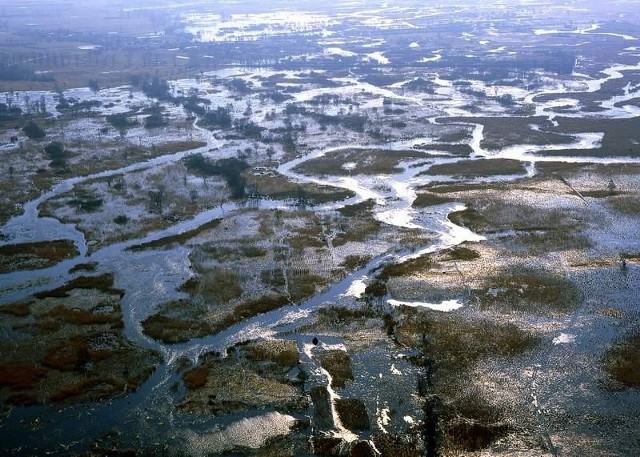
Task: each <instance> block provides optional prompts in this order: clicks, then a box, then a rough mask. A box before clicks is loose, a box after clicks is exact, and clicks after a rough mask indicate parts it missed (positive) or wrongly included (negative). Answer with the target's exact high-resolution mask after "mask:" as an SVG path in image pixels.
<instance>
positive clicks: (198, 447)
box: [186, 412, 296, 456]
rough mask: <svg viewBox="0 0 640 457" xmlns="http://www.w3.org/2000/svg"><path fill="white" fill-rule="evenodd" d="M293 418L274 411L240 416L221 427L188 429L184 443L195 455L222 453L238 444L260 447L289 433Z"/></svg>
mask: <svg viewBox="0 0 640 457" xmlns="http://www.w3.org/2000/svg"><path fill="white" fill-rule="evenodd" d="M295 422H296V420H295V419H294V418H293V417H291V416H288V415H284V414H280V413H278V412H273V413H269V414H265V415H264V416H258V417H251V418H248V419H242V420H241V421H238V422H235V423H233V424H231V425H230V426H228V427H227V428H225V429H224V430H215V429H214V430H212V431H211V432H210V433H207V434H199V433H195V432H188V434H187V436H186V446H187V449H189V451H190V453H191V454H192V455H196V456H200V455H202V456H206V455H210V454H212V453H216V454H217V453H222V452H225V451H230V450H232V449H234V448H236V447H240V446H241V447H248V448H251V449H259V448H260V447H262V446H263V445H264V444H265V443H266V442H267V440H269V439H271V438H273V437H276V436H282V435H286V434H288V433H289V431H290V430H291V428H292V427H293V426H294V424H295Z"/></svg>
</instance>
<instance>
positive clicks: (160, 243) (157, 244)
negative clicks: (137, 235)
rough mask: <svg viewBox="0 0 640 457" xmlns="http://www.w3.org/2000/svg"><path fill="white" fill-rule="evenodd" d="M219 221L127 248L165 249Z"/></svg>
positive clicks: (136, 249) (208, 228)
mask: <svg viewBox="0 0 640 457" xmlns="http://www.w3.org/2000/svg"><path fill="white" fill-rule="evenodd" d="M118 217H120V216H118ZM220 222H221V220H220V219H213V220H212V221H210V222H207V223H206V224H203V225H201V226H200V227H198V228H195V229H193V230H187V231H185V232H182V233H179V234H177V235H171V236H166V237H164V238H160V239H157V240H154V241H149V242H147V243H143V244H136V245H133V246H131V247H130V248H128V249H130V250H132V251H142V250H145V249H167V248H170V247H171V246H175V245H176V244H184V243H186V242H188V241H189V240H190V239H191V238H193V237H195V236H198V235H199V234H200V233H202V232H206V231H207V230H210V229H212V228H215V227H218V226H219V225H220ZM118 223H120V222H118ZM122 223H126V219H125V220H124V221H122Z"/></svg>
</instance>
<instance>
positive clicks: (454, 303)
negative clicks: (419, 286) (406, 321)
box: [387, 299, 464, 313]
mask: <svg viewBox="0 0 640 457" xmlns="http://www.w3.org/2000/svg"><path fill="white" fill-rule="evenodd" d="M387 303H389V304H390V305H391V306H410V307H412V308H429V309H432V310H434V311H442V312H445V313H446V312H450V311H454V310H456V309H460V308H462V307H463V306H464V305H463V304H462V303H460V302H459V301H458V300H445V301H443V302H441V303H426V302H417V301H401V300H393V299H392V300H388V301H387Z"/></svg>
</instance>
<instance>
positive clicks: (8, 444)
mask: <svg viewBox="0 0 640 457" xmlns="http://www.w3.org/2000/svg"><path fill="white" fill-rule="evenodd" d="M628 70H640V64H638V65H635V66H629V65H626V66H622V65H614V66H612V67H610V68H609V69H607V70H605V71H603V72H602V73H603V74H604V75H606V76H605V77H604V78H602V79H598V80H591V81H589V83H588V84H587V86H588V89H587V90H588V91H596V90H598V89H599V88H600V87H602V84H604V82H606V81H608V80H610V79H613V78H620V77H622V73H621V72H624V71H628ZM352 89H353V90H354V91H359V90H361V89H366V90H368V91H370V92H372V93H377V94H378V95H381V96H386V95H388V92H389V90H387V89H379V88H376V89H377V91H374V90H372V88H371V87H370V85H366V86H363V85H362V84H360V83H357V82H356V83H354V87H353V88H352ZM446 89H447V90H453V89H452V88H451V87H447V88H446ZM566 91H567V90H565V92H566ZM547 93H549V94H558V93H562V92H558V90H557V89H552V90H548V91H547ZM314 94H315V93H314ZM314 94H305V95H304V96H309V97H311V96H313V95H314ZM638 94H639V88H638V87H634V88H627V90H626V92H625V94H624V95H623V96H616V97H614V98H612V99H611V100H608V101H605V102H603V103H602V107H603V108H605V109H607V111H606V112H605V113H604V114H603V113H599V115H604V116H605V117H611V118H629V117H633V116H637V115H638V114H640V110H638V109H637V108H633V107H623V108H618V107H616V106H615V105H616V104H617V103H621V102H625V101H628V100H631V99H633V98H636V97H638ZM538 95H542V93H536V94H531V95H529V96H527V100H529V101H533V99H534V98H535V97H536V96H538ZM304 96H300V97H302V98H304ZM452 98H453V97H452ZM464 103H465V100H461V101H459V102H458V103H457V104H456V105H457V106H450V107H449V108H446V109H445V112H446V113H447V114H448V115H460V110H461V106H462V104H464ZM561 105H562V104H560V103H558V101H557V100H555V101H550V102H546V103H541V104H539V105H538V107H537V109H536V115H542V116H546V117H548V119H549V120H551V121H553V119H554V117H555V116H558V115H560V114H559V113H558V112H556V111H555V109H556V108H559V107H560V106H561ZM562 115H564V114H562ZM471 125H472V127H473V133H472V138H471V140H470V142H469V144H470V146H471V147H472V149H473V155H472V158H477V159H480V158H483V157H492V158H493V157H500V158H511V159H516V160H519V161H522V162H523V163H525V164H527V165H528V168H527V173H526V174H525V176H526V175H533V174H534V173H535V166H534V165H535V162H538V161H544V160H553V161H567V162H575V161H580V162H591V163H612V162H621V163H640V159H637V158H630V157H620V158H595V157H594V158H588V157H583V156H580V157H543V156H540V155H537V154H536V153H538V152H540V151H542V150H548V149H553V148H556V147H557V149H583V150H589V149H595V148H597V147H598V145H599V142H600V141H601V140H602V134H600V133H597V132H594V133H585V134H579V135H573V142H572V143H571V144H563V145H559V146H557V145H530V144H523V145H517V146H511V147H507V148H504V149H502V150H498V151H488V150H485V149H483V148H482V147H481V142H482V140H483V139H484V129H483V126H482V125H481V124H471ZM206 135H207V145H206V146H203V147H200V148H197V149H193V150H190V151H184V152H180V153H177V154H171V155H167V156H162V157H158V158H156V159H153V160H149V161H146V162H142V163H136V164H133V165H129V166H127V167H124V168H121V169H117V170H110V171H105V172H101V173H96V174H93V175H90V176H83V177H74V178H70V179H67V180H65V181H63V182H61V183H59V184H57V185H56V186H55V187H54V188H53V189H51V190H50V191H48V192H46V193H44V194H43V195H41V196H39V197H38V198H36V199H34V200H32V201H31V202H29V203H27V204H26V205H24V213H23V214H22V215H20V216H18V217H15V218H13V219H11V220H10V221H9V222H7V223H6V224H5V225H4V227H2V234H3V235H4V236H5V237H6V239H7V240H8V241H7V242H5V243H4V244H16V243H25V242H33V241H43V240H57V239H68V240H72V241H73V242H74V244H75V245H76V246H77V247H78V250H79V252H80V255H79V256H78V257H76V258H74V259H70V260H66V261H63V262H61V263H59V264H57V265H55V266H53V267H50V268H45V269H40V270H33V271H21V272H13V273H7V274H2V275H0V304H6V303H11V302H15V301H17V300H23V299H27V298H28V297H30V296H31V295H32V294H34V293H36V292H40V291H44V290H50V289H51V288H54V287H57V286H60V285H62V284H64V283H65V282H67V281H68V280H69V279H71V278H72V277H73V274H70V273H69V270H70V269H71V268H72V267H74V266H76V265H78V264H81V263H86V262H97V263H98V265H99V266H98V272H115V275H116V287H118V288H119V289H123V290H124V291H126V293H125V295H124V297H123V299H122V307H123V314H124V324H125V333H126V336H127V338H128V339H130V340H131V341H132V342H133V343H135V344H137V345H140V346H143V347H146V348H151V349H155V350H157V351H159V352H160V353H161V354H162V356H163V359H164V363H163V364H161V365H160V366H159V367H158V369H157V370H156V371H155V372H154V373H153V375H152V376H151V377H150V378H149V379H148V380H147V381H145V383H144V384H143V385H142V386H141V387H140V388H139V389H138V390H137V391H136V392H134V393H132V394H130V395H128V396H126V397H123V398H117V399H114V400H110V401H106V402H104V403H98V404H90V405H77V406H71V407H67V408H63V409H60V410H59V409H57V408H54V407H46V406H38V407H28V408H27V407H19V408H15V409H13V410H12V411H11V412H10V413H9V416H8V417H7V418H6V419H5V420H4V423H3V425H2V430H3V431H2V434H3V441H4V442H3V447H5V448H7V449H9V448H19V447H21V448H22V452H27V453H29V452H33V453H39V452H42V451H44V450H47V451H48V452H51V453H54V454H56V453H57V454H60V455H64V454H68V453H69V452H72V451H82V450H85V449H87V448H88V446H89V445H90V444H91V442H92V441H93V440H94V439H95V437H97V436H100V435H102V434H104V433H105V432H106V431H108V430H110V429H112V428H116V427H117V428H118V429H120V430H123V433H124V435H125V436H126V439H125V441H128V442H131V443H141V442H142V443H154V442H156V441H160V442H164V443H167V445H168V446H171V445H175V444H176V443H178V442H179V439H180V436H179V434H180V430H183V429H185V428H187V429H198V427H204V426H205V425H206V424H209V425H211V424H215V419H212V418H196V417H192V416H190V415H187V414H176V413H174V406H175V403H176V401H177V399H179V397H180V394H181V393H180V392H179V391H178V392H174V391H173V390H172V389H171V386H172V385H173V384H174V383H175V382H176V381H177V380H178V379H179V377H180V371H179V369H178V368H177V366H178V364H177V363H176V361H177V360H178V359H180V358H181V357H187V358H189V359H191V360H192V361H194V362H195V361H197V359H198V358H199V357H200V356H201V355H202V354H203V353H207V352H211V351H217V352H220V353H225V351H226V350H227V349H228V348H230V347H232V346H233V345H234V344H236V343H238V342H242V341H247V340H252V339H256V338H261V337H268V336H276V335H278V334H280V333H282V332H291V331H294V330H296V329H297V328H298V327H300V326H301V325H303V324H305V323H307V322H309V319H310V316H311V314H312V312H313V311H314V310H315V309H317V308H318V307H321V306H323V304H325V303H327V302H331V301H335V300H337V298H338V297H340V296H342V295H344V294H345V293H346V292H347V291H348V290H349V289H350V288H351V287H352V286H353V285H354V284H356V283H362V282H365V281H366V278H367V275H369V274H370V272H371V270H372V269H374V268H376V267H378V266H380V265H381V264H383V263H386V262H402V261H405V260H407V259H410V258H413V257H417V256H421V255H423V254H425V253H430V252H436V251H438V250H441V249H444V248H448V247H452V246H455V245H458V244H460V243H463V242H465V241H479V240H481V239H483V238H482V237H480V236H478V235H477V234H475V233H473V232H471V231H469V230H467V229H465V228H463V227H460V226H457V225H455V224H453V223H451V222H450V221H449V220H448V215H449V213H450V212H452V211H458V210H460V209H462V208H463V206H462V205H459V204H446V205H439V206H435V207H431V208H429V209H428V211H427V210H416V209H414V208H413V207H412V203H413V201H414V199H415V197H416V191H415V189H416V187H417V186H419V185H424V184H426V183H428V180H429V179H432V180H435V179H436V177H431V178H429V177H425V176H424V175H422V176H421V175H420V174H421V173H422V172H424V171H426V170H428V168H430V167H431V166H433V165H434V164H438V163H451V162H455V161H458V160H463V159H468V157H466V158H456V157H452V156H446V155H435V154H434V155H432V156H430V158H429V160H428V161H427V163H424V162H425V161H424V159H422V160H421V161H417V162H416V163H413V164H410V163H406V164H404V165H405V169H404V171H403V172H401V173H399V174H397V175H386V176H374V177H371V176H363V175H353V176H351V175H349V176H331V177H328V178H323V179H320V178H317V177H311V176H306V175H302V174H299V173H296V172H295V171H294V170H295V167H296V166H297V165H299V164H301V163H303V162H305V161H308V160H312V159H314V158H318V157H321V156H323V155H325V154H328V153H331V152H334V151H336V150H339V149H341V148H331V149H325V150H318V151H316V152H314V153H311V154H309V155H306V156H304V157H300V158H297V159H295V160H292V161H290V162H287V163H284V164H282V165H281V166H280V167H279V169H278V171H279V172H280V173H282V174H284V175H286V176H287V177H288V178H289V179H291V180H293V181H297V182H311V183H318V184H326V183H327V181H329V182H330V183H331V184H332V185H333V186H336V187H341V188H344V189H348V190H350V191H352V192H354V193H355V194H356V195H357V197H356V198H354V199H350V200H349V201H348V202H340V203H335V204H330V205H321V206H318V207H317V208H315V210H317V211H333V210H335V209H337V208H339V207H342V206H344V205H345V204H347V203H356V202H358V201H363V200H367V199H373V200H374V201H375V202H376V203H377V205H376V208H375V210H374V211H375V217H376V218H377V219H378V220H379V221H381V222H383V223H385V224H390V225H394V226H398V227H406V228H413V229H421V230H424V231H425V232H427V233H429V234H431V235H435V236H436V241H434V242H433V243H430V244H429V245H427V246H424V247H423V248H421V249H418V250H415V251H413V252H406V253H401V254H397V253H393V254H392V253H388V254H385V255H382V256H379V257H376V258H374V259H373V260H371V261H370V262H369V263H368V264H367V265H366V266H365V267H364V268H362V269H360V270H358V271H356V272H354V273H352V274H350V275H348V276H347V277H345V278H344V279H343V280H341V281H340V282H338V283H335V284H333V285H332V286H331V287H329V288H327V289H326V290H325V291H323V292H322V293H321V294H318V295H317V296H315V297H313V298H311V299H310V300H308V301H306V302H304V303H301V304H299V305H296V306H289V307H284V308H281V309H278V310H275V311H272V312H269V313H266V314H263V315H259V316H256V317H254V318H251V319H248V320H246V321H243V322H242V323H239V324H237V325H235V326H233V327H230V328H228V329H227V330H225V331H223V332H220V333H218V334H216V335H212V336H209V337H206V338H201V339H194V340H191V341H188V342H186V343H182V344H176V345H165V344H162V343H160V342H158V341H156V340H153V339H151V338H148V337H147V336H145V335H144V334H143V333H142V328H141V325H140V322H141V321H143V320H144V319H145V318H146V317H148V316H149V315H150V314H152V313H153V312H154V309H155V308H156V306H157V305H159V304H160V303H162V302H163V301H166V297H167V294H174V293H175V289H176V288H177V287H178V286H179V285H181V284H182V283H184V281H185V280H186V279H187V278H188V277H189V276H190V274H191V272H190V263H189V259H188V255H189V250H188V249H187V248H185V247H177V248H174V249H171V250H167V251H162V252H155V251H151V250H148V251H142V252H132V251H128V250H127V248H129V247H131V246H132V245H135V244H141V243H146V242H149V241H153V240H158V239H161V238H164V237H167V236H171V235H176V234H179V233H183V232H185V231H188V230H193V229H196V228H198V227H200V226H202V225H203V224H206V223H207V222H210V221H212V220H214V219H217V218H221V217H225V216H228V215H229V214H233V213H234V211H236V210H237V209H239V208H240V205H239V204H236V203H226V204H224V205H222V206H220V207H217V208H214V209H211V210H208V211H205V212H202V213H200V214H198V215H197V216H196V217H194V218H193V219H191V220H189V221H184V222H181V223H179V224H176V225H174V226H171V227H169V228H167V229H164V230H161V231H157V232H154V233H151V234H149V235H147V236H145V237H143V238H141V239H136V240H128V241H126V242H121V243H116V244H112V245H109V246H106V247H103V248H101V249H99V250H97V251H95V252H93V253H89V250H88V247H87V243H86V240H85V238H84V236H83V234H82V233H81V232H80V231H79V230H77V228H76V227H75V226H74V225H70V224H62V223H60V222H59V221H57V220H55V219H52V218H47V217H40V216H39V210H38V208H39V206H40V205H41V204H42V203H43V202H45V201H47V200H49V199H51V198H53V197H55V196H57V195H60V194H62V193H64V192H67V191H69V190H71V189H72V188H73V186H75V185H77V184H80V183H83V182H86V181H89V180H92V179H95V178H104V177H108V176H116V175H120V174H126V173H131V172H135V171H139V170H144V169H150V168H153V167H157V166H161V165H164V164H169V163H172V162H176V161H179V160H181V159H182V158H184V157H186V156H188V155H190V154H197V153H205V154H206V153H207V151H209V150H210V149H212V148H214V147H217V146H219V143H218V140H216V139H215V138H214V137H213V136H212V135H211V134H210V133H209V132H206ZM425 141H428V139H427V140H425V139H424V138H418V139H414V140H409V141H407V140H403V141H397V142H391V143H388V144H386V145H385V146H384V149H385V150H387V151H388V152H389V153H393V151H401V150H407V149H408V148H412V147H413V146H416V145H418V144H420V143H424V142H425ZM356 147H357V146H356ZM366 147H368V146H362V148H366ZM348 148H349V149H354V146H349V147H348ZM409 165H414V166H409ZM522 177H523V176H521V175H518V176H509V177H505V176H501V177H499V178H491V179H501V180H505V179H517V178H522ZM437 178H443V177H437ZM444 178H447V177H444ZM448 178H449V179H451V178H450V177H448ZM488 180H490V179H486V178H485V179H477V180H474V181H476V182H481V181H488ZM381 182H384V184H385V186H380V183H381ZM381 189H382V190H381ZM259 205H260V206H259V207H260V208H263V209H269V208H280V209H283V210H289V209H293V206H287V205H286V204H284V203H282V202H274V201H268V200H264V201H261V202H260V203H259ZM234 417H235V416H233V417H230V418H227V419H226V420H228V421H232V420H233V419H234ZM238 417H239V416H238ZM78 421H81V423H82V424H83V426H82V427H78ZM142 424H144V425H143V426H142ZM43 430H46V433H43ZM140 430H144V436H142V435H141V432H140ZM51 443H60V444H59V447H58V448H53V449H52V448H51Z"/></svg>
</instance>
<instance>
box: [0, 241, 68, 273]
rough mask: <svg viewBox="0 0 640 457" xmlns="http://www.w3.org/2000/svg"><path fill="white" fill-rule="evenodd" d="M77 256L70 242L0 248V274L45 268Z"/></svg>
mask: <svg viewBox="0 0 640 457" xmlns="http://www.w3.org/2000/svg"><path fill="white" fill-rule="evenodd" d="M78 254H79V252H78V249H77V248H76V246H75V245H74V244H73V242H72V241H70V240H56V241H39V242H35V243H24V244H9V245H5V246H0V273H7V272H9V271H16V270H23V269H31V268H34V267H35V268H46V267H49V266H52V265H55V264H56V263H58V262H61V261H62V260H66V259H71V258H73V257H76V256H77V255H78Z"/></svg>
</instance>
